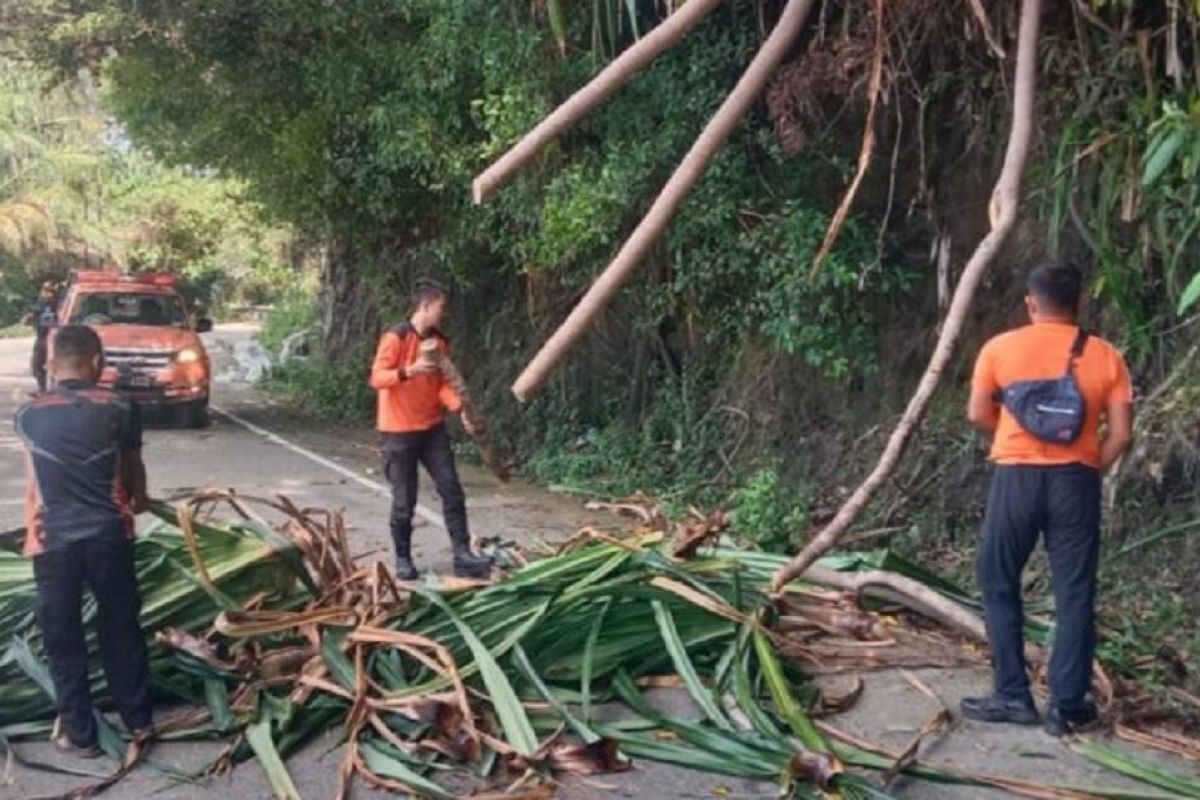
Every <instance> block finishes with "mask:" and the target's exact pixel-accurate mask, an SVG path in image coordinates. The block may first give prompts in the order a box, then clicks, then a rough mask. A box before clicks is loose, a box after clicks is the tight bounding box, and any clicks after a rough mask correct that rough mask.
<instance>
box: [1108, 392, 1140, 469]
mask: <svg viewBox="0 0 1200 800" xmlns="http://www.w3.org/2000/svg"><path fill="white" fill-rule="evenodd" d="M1105 421H1106V423H1107V425H1108V432H1107V433H1106V434H1105V435H1104V440H1103V441H1102V442H1100V472H1101V473H1106V472H1108V471H1109V469H1111V468H1112V466H1113V465H1114V464H1116V463H1117V462H1118V461H1119V460H1120V459H1121V456H1123V455H1125V451H1126V450H1128V449H1129V446H1130V445H1131V444H1133V405H1132V404H1131V403H1109V404H1108V406H1107V407H1106V408H1105Z"/></svg>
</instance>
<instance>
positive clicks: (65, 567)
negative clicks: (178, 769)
mask: <svg viewBox="0 0 1200 800" xmlns="http://www.w3.org/2000/svg"><path fill="white" fill-rule="evenodd" d="M102 362H103V355H102V349H101V345H100V339H99V337H98V336H96V332H95V331H93V330H92V329H91V328H88V327H85V326H82V325H68V326H65V327H62V328H59V329H58V330H57V332H56V333H55V334H54V358H53V359H52V360H51V363H50V371H51V374H52V375H53V377H54V380H55V387H54V389H53V390H52V391H49V392H42V393H40V394H38V395H35V396H34V398H33V399H32V400H31V401H29V402H28V403H26V404H25V405H23V406H22V407H21V408H20V409H19V410H18V411H17V417H16V429H17V434H18V436H20V438H21V441H22V442H23V443H24V444H25V448H26V456H27V459H26V460H27V463H28V465H29V473H30V475H29V491H28V495H27V498H26V508H25V521H26V529H27V534H26V539H25V554H26V555H28V556H30V557H32V558H33V573H34V578H35V581H36V583H37V593H38V597H37V619H38V625H39V627H40V628H41V632H42V639H43V641H44V643H45V648H46V655H47V657H48V660H49V662H50V674H51V677H52V678H53V679H54V690H55V694H56V696H57V707H58V716H59V725H58V726H56V728H57V729H58V733H56V735H55V737H54V743H55V744H56V745H57V746H58V747H59V748H61V749H63V750H65V751H67V752H72V753H75V754H78V755H83V756H88V757H92V756H96V755H99V752H100V751H99V748H98V746H97V729H96V721H95V716H94V711H93V707H92V696H91V690H90V688H89V682H88V652H87V644H86V641H85V636H84V626H83V613H82V607H83V590H84V587H85V586H86V587H88V588H89V589H90V590H91V593H92V595H93V597H95V599H96V622H97V624H98V627H99V643H100V658H101V661H102V663H103V665H104V675H105V678H106V680H107V682H108V689H109V692H110V694H111V695H112V699H113V703H114V704H115V705H116V707H117V710H118V711H119V712H120V714H121V718H122V720H123V721H124V723H125V726H126V728H128V729H129V730H130V731H131V732H133V733H134V734H135V735H144V734H145V733H148V731H149V729H150V724H151V706H150V686H149V678H150V669H149V660H148V657H147V649H146V640H145V637H144V636H143V634H142V631H141V628H140V624H139V620H138V615H139V613H140V611H141V595H140V593H139V592H138V585H137V576H136V574H135V572H134V563H133V536H134V514H136V513H139V512H141V511H143V510H145V508H146V506H147V499H146V470H145V467H144V465H143V464H142V423H141V417H140V415H139V412H138V407H137V406H136V405H135V404H133V403H131V402H130V401H127V400H125V399H123V398H121V397H120V396H118V395H116V394H114V393H113V392H110V391H108V390H106V389H101V388H98V387H97V386H96V380H97V378H99V376H100V370H101V366H102Z"/></svg>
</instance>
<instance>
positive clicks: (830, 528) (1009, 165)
mask: <svg viewBox="0 0 1200 800" xmlns="http://www.w3.org/2000/svg"><path fill="white" fill-rule="evenodd" d="M1041 12H1042V1H1041V0H1023V2H1022V4H1021V25H1020V33H1019V35H1018V39H1017V74H1016V81H1015V92H1014V98H1013V113H1012V130H1011V131H1010V132H1009V138H1008V149H1007V151H1006V153H1005V155H1004V166H1003V168H1002V169H1001V170H1000V177H999V179H998V180H997V181H996V188H995V190H994V191H993V192H992V201H991V205H990V206H989V208H988V214H989V218H990V221H991V225H992V229H991V231H990V232H989V233H988V235H987V236H985V237H984V238H983V241H981V242H980V243H979V247H977V248H976V250H975V252H974V254H972V256H971V260H970V261H968V262H967V266H966V268H965V269H964V270H963V274H962V277H961V278H960V279H959V281H958V286H957V287H956V288H955V290H954V298H953V300H952V301H951V303H950V311H949V312H948V313H947V315H946V321H945V324H944V325H943V326H942V332H941V335H940V336H938V341H937V346H936V347H935V348H934V351H933V356H932V357H931V358H930V360H929V366H928V367H926V368H925V374H924V375H923V376H921V382H920V384H918V385H917V390H916V391H915V392H914V393H913V396H912V398H911V399H910V400H909V401H908V407H907V408H906V409H905V410H904V416H902V417H901V418H900V422H899V423H897V425H896V428H895V430H893V431H892V435H891V437H890V438H889V439H888V443H887V447H885V448H884V450H883V455H881V456H880V458H879V463H878V464H876V465H875V469H873V470H872V471H871V474H870V475H868V476H867V478H866V480H864V481H863V482H862V483H861V484H860V485H859V487H858V488H857V489H855V490H854V494H852V495H851V496H850V498H849V499H848V500H847V501H846V502H845V503H844V504H843V505H842V507H841V508H840V509H839V510H838V513H837V515H836V516H835V517H834V518H833V520H832V521H831V522H830V523H829V524H828V525H826V526H825V528H824V529H823V530H822V531H821V532H820V533H819V534H817V536H816V537H814V538H813V540H812V541H811V542H809V543H808V545H807V546H806V547H805V548H804V550H802V551H801V552H800V554H799V555H798V556H796V557H795V558H794V559H792V561H791V562H789V563H788V564H787V565H786V566H784V567H783V568H781V569H780V570H779V572H777V573H776V574H775V577H774V579H773V581H772V584H773V588H774V589H776V590H778V589H779V588H780V587H781V586H783V585H784V584H786V583H788V582H789V581H792V580H794V579H795V578H797V577H798V576H799V575H801V574H803V572H804V571H805V570H806V569H808V567H809V566H810V565H812V563H813V562H814V561H816V560H817V559H818V558H820V557H821V555H822V554H823V553H825V552H826V551H828V550H829V549H830V548H831V547H833V546H834V545H836V544H837V542H838V539H839V538H840V537H841V536H842V534H843V533H844V532H845V531H846V529H847V528H848V527H850V524H851V523H853V522H854V520H855V518H856V517H858V515H859V513H861V512H862V510H863V509H864V508H865V507H866V505H867V503H869V502H870V501H871V498H872V497H874V495H875V493H876V492H877V491H878V490H879V488H880V487H881V486H882V485H883V484H884V482H885V481H886V480H887V479H888V477H889V476H890V475H891V473H892V470H893V469H894V468H895V467H896V464H897V463H898V462H899V460H900V456H901V455H902V454H903V453H904V447H905V445H907V444H908V440H909V439H910V438H911V437H912V434H913V431H914V430H916V427H917V424H918V423H919V422H920V421H921V417H922V416H923V415H924V413H925V409H926V408H927V407H928V406H929V401H930V399H931V398H932V397H933V393H934V391H935V390H936V389H937V385H938V381H939V380H940V379H941V377H942V371H943V370H945V368H946V365H947V364H948V363H949V361H950V356H951V355H952V354H953V352H954V345H955V342H956V341H957V340H958V336H959V333H961V331H962V327H963V323H964V322H966V319H967V314H969V313H970V311H971V304H972V302H973V301H974V298H975V290H976V288H977V287H978V286H979V281H980V279H981V278H982V277H983V274H984V273H985V272H986V271H987V268H988V265H989V264H990V263H991V261H992V259H993V258H995V256H996V253H997V252H998V251H999V249H1000V246H1001V245H1002V244H1003V243H1004V240H1005V238H1006V237H1007V236H1008V234H1009V232H1010V231H1011V230H1012V228H1013V226H1014V225H1015V223H1016V220H1017V208H1018V205H1019V203H1020V190H1021V173H1022V172H1023V171H1024V168H1025V156H1026V154H1027V152H1028V150H1029V142H1030V138H1031V135H1032V132H1033V111H1034V108H1033V107H1034V97H1035V94H1036V89H1037V47H1038V25H1039V23H1040V21H1041V19H1040V18H1041Z"/></svg>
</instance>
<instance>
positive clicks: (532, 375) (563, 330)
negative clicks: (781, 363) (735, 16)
mask: <svg viewBox="0 0 1200 800" xmlns="http://www.w3.org/2000/svg"><path fill="white" fill-rule="evenodd" d="M692 2H696V0H691V2H689V3H688V5H691V3H692ZM812 6H813V0H788V4H787V6H785V7H784V9H783V14H781V15H780V17H779V22H777V23H776V24H775V29H774V30H773V31H771V35H770V36H768V37H767V40H766V41H765V42H764V43H763V46H762V48H761V49H760V50H759V51H758V54H757V55H755V56H754V60H753V61H751V62H750V66H749V67H747V68H746V71H745V72H744V73H743V74H742V77H741V79H740V80H739V81H738V83H737V85H736V86H735V87H734V88H733V91H732V92H730V93H729V96H728V97H727V98H725V102H724V103H722V104H721V107H720V108H719V109H717V113H716V114H714V115H713V118H712V119H711V120H709V123H708V125H707V126H706V127H705V128H704V131H703V132H701V134H700V136H699V137H697V139H696V141H695V142H694V143H693V144H692V147H691V149H690V150H689V151H688V152H687V155H685V156H684V157H683V160H682V161H680V162H679V166H678V167H676V169H675V173H674V174H673V175H671V179H670V180H668V181H667V183H666V185H665V186H663V188H662V191H661V192H659V194H658V197H657V198H655V200H654V204H653V205H652V206H650V210H649V211H647V212H646V216H645V217H643V218H642V221H641V222H640V223H638V226H637V228H636V229H634V231H633V233H632V234H631V235H630V237H629V239H628V240H626V242H625V244H624V245H623V246H622V247H621V250H620V252H618V253H617V257H616V258H614V259H613V261H612V263H611V264H609V265H608V267H607V268H606V269H605V270H604V272H602V273H600V277H598V278H597V279H596V282H595V283H593V284H592V286H591V288H590V289H588V292H587V294H585V295H584V296H583V299H582V300H580V301H579V304H578V305H576V306H575V308H574V309H572V310H571V313H570V315H568V317H567V319H566V320H565V321H564V322H563V323H562V325H560V326H559V327H558V330H556V331H555V332H554V334H553V335H552V336H551V337H550V339H549V340H548V341H547V342H546V343H545V344H544V345H542V349H541V350H539V351H538V353H537V355H535V356H534V357H533V360H532V361H530V362H529V364H528V366H526V367H525V370H524V371H523V372H522V373H521V374H520V376H518V377H517V380H516V382H515V383H514V384H513V387H512V391H513V394H515V395H516V396H517V399H518V400H521V401H522V402H524V401H525V400H527V399H529V397H530V396H531V395H532V394H533V393H534V392H536V391H537V390H538V389H539V388H540V387H541V385H542V384H543V383H545V382H546V379H547V378H549V377H550V373H552V372H553V371H554V369H555V368H556V367H557V366H558V364H559V362H561V361H562V360H563V358H564V357H566V355H567V351H568V350H570V349H571V346H572V345H574V344H575V342H576V341H578V340H579V338H580V337H581V336H583V334H584V333H585V332H586V331H587V329H588V328H590V327H591V326H592V324H593V322H594V321H595V320H596V317H597V316H599V314H600V312H601V311H603V310H604V308H605V306H607V305H608V303H609V301H610V300H612V298H613V296H614V295H616V293H617V291H618V290H619V289H620V288H621V287H622V286H623V285H624V284H625V282H626V281H628V280H629V278H630V276H632V275H633V273H634V270H636V269H637V267H638V264H640V263H641V261H642V258H643V257H644V256H645V255H646V253H647V252H648V251H649V250H650V248H651V247H652V246H653V245H654V243H655V242H657V241H658V240H659V238H660V237H661V236H662V235H663V233H664V232H665V231H666V229H667V226H668V225H669V224H670V223H671V220H672V219H673V218H674V217H675V212H676V211H678V210H679V206H680V205H682V204H683V201H684V200H686V199H687V196H688V194H690V193H691V190H692V187H693V186H695V185H696V182H697V181H699V180H700V177H701V176H702V175H703V174H704V171H705V170H706V169H707V168H708V165H709V162H711V161H712V159H713V157H715V156H716V155H717V153H719V152H720V151H721V148H722V147H723V146H724V145H725V142H726V141H727V140H728V139H729V136H730V134H732V133H733V130H734V128H736V127H737V126H738V125H739V124H740V123H741V121H742V118H743V117H744V116H745V115H746V112H748V111H749V110H750V107H751V106H752V105H754V103H755V102H756V101H757V100H758V98H759V97H760V96H761V95H762V93H763V91H764V90H765V89H766V86H767V82H768V81H769V80H770V79H771V76H772V75H774V74H775V70H776V69H777V68H778V67H779V64H780V63H781V62H782V61H783V59H784V58H785V57H786V56H787V54H788V51H789V50H790V49H791V46H792V43H793V42H794V41H795V40H796V38H797V36H799V34H800V31H801V29H802V28H803V27H804V22H805V20H806V19H807V18H808V13H809V11H810V10H811V9H812ZM685 8H686V6H685Z"/></svg>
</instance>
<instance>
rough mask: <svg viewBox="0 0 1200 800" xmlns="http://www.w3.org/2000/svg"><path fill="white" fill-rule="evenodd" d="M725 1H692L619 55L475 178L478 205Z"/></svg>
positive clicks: (474, 186) (473, 184)
mask: <svg viewBox="0 0 1200 800" xmlns="http://www.w3.org/2000/svg"><path fill="white" fill-rule="evenodd" d="M721 2H722V0H691V1H690V2H688V3H686V4H684V5H683V7H681V8H680V9H679V10H678V11H676V12H675V13H673V14H671V16H669V17H667V18H666V19H665V20H663V21H662V22H661V23H659V24H658V25H657V26H656V27H655V28H654V30H652V31H650V32H649V33H647V34H646V35H645V36H643V37H642V38H641V39H639V40H638V41H637V43H636V44H633V45H631V46H630V47H629V48H628V49H627V50H625V52H623V53H621V55H620V56H618V57H617V58H616V59H615V60H614V61H613V62H612V63H611V64H609V65H608V66H607V67H605V68H604V69H603V70H602V71H601V72H600V74H599V75H597V76H596V77H594V78H592V79H591V80H590V81H588V83H587V85H586V86H584V87H583V88H582V89H580V90H579V91H577V92H575V94H573V95H571V96H570V97H569V98H567V100H566V101H565V102H564V103H563V104H562V105H560V106H559V107H558V108H556V109H555V110H554V111H553V113H551V114H550V116H548V117H546V118H545V119H544V120H542V121H541V122H540V123H538V125H537V127H535V128H534V129H533V130H531V131H530V132H529V133H527V134H525V137H524V138H523V139H521V141H519V142H517V143H516V144H515V145H513V147H512V148H510V149H509V150H508V152H506V153H505V154H504V155H503V156H501V157H500V159H499V160H498V161H497V162H496V163H495V164H492V165H491V166H490V167H488V168H487V169H486V170H484V171H483V172H482V173H480V174H479V176H478V177H476V178H475V181H474V182H473V183H472V189H473V191H474V195H475V202H476V204H479V203H482V202H484V201H485V200H487V199H488V197H490V196H491V195H492V194H494V193H495V192H496V191H498V190H499V189H501V188H502V187H503V186H504V184H506V183H508V182H509V181H510V180H512V178H513V176H515V175H516V174H517V173H518V172H520V171H521V169H522V168H523V167H524V166H525V165H526V164H528V163H529V162H530V161H531V160H533V158H534V157H536V156H537V154H538V153H539V152H541V150H542V148H543V147H545V146H546V145H547V144H549V143H550V142H551V141H553V140H554V139H556V138H557V137H559V136H561V135H562V134H563V133H565V132H566V131H567V130H568V129H569V128H570V127H571V126H572V125H574V124H575V123H576V122H578V121H579V120H581V119H583V118H584V117H586V116H587V115H588V114H590V113H591V112H592V111H593V110H595V108H596V107H597V106H599V105H600V104H601V103H603V102H604V101H605V100H607V99H608V98H609V97H611V96H612V95H613V93H614V92H616V91H617V90H618V89H620V88H621V87H622V86H624V85H625V84H626V83H628V82H629V80H630V79H631V78H633V77H634V76H635V75H637V74H638V73H639V72H641V70H642V69H644V68H645V67H646V65H647V64H649V63H650V62H651V61H653V60H654V59H656V58H658V57H659V56H660V55H662V54H663V53H665V52H667V51H668V50H670V49H671V48H672V47H674V46H675V45H677V44H679V40H680V39H682V38H683V37H684V35H685V34H687V32H688V31H690V30H691V29H692V28H694V27H696V25H698V24H699V23H700V21H701V20H703V19H704V18H705V17H707V16H708V15H709V14H710V13H712V11H713V10H714V9H716V8H717V6H719V5H721Z"/></svg>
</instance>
